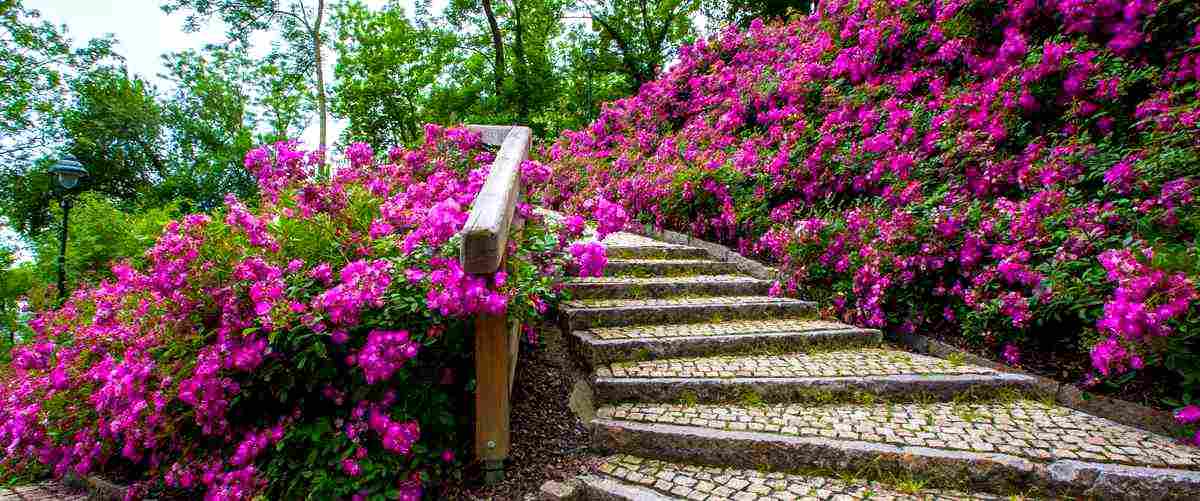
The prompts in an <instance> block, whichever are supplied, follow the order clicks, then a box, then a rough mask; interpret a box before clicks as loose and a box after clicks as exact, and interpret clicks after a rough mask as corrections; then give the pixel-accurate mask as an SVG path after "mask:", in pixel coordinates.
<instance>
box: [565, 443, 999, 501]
mask: <svg viewBox="0 0 1200 501" xmlns="http://www.w3.org/2000/svg"><path fill="white" fill-rule="evenodd" d="M904 480H905V479H901V481H900V482H894V483H892V484H889V483H883V482H877V481H870V480H864V479H855V478H847V479H843V478H831V477H829V476H824V475H811V474H805V475H801V474H790V473H782V472H763V471H758V470H751V469H740V468H722V467H717V466H702V465H690V464H683V463H671V462H667V461H660V460H657V459H646V458H641V457H637V456H629V455H623V454H619V455H615V456H610V457H607V458H604V462H602V463H600V465H599V466H598V467H597V468H596V471H595V473H593V474H590V475H582V476H580V477H578V480H577V482H576V483H577V485H578V488H577V492H576V497H575V498H574V499H578V500H600V499H620V500H631V501H632V500H685V499H686V500H697V499H701V500H707V501H717V500H735V501H736V500H751V499H762V500H775V499H789V500H822V501H823V500H828V499H890V500H906V501H908V500H912V501H916V500H931V499H938V500H945V501H991V500H1002V499H1009V498H1008V497H1000V496H996V495H992V494H983V493H965V492H958V491H951V490H934V489H924V488H922V487H921V486H920V483H919V481H907V482H906V481H904ZM554 498H555V499H562V498H559V497H554Z"/></svg>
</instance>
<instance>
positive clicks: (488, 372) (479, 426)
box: [475, 315, 515, 483]
mask: <svg viewBox="0 0 1200 501" xmlns="http://www.w3.org/2000/svg"><path fill="white" fill-rule="evenodd" d="M508 332H509V330H508V316H507V315H504V316H496V315H481V316H479V317H477V318H476V319H475V457H477V458H479V460H480V461H482V462H483V471H484V482H487V483H493V482H498V481H500V480H503V479H504V460H505V459H507V458H508V449H509V434H510V433H509V424H510V423H509V410H510V408H509V405H510V404H509V395H510V388H511V385H510V376H509V374H510V373H511V372H510V369H509V367H510V364H511V363H513V362H515V360H510V358H509V353H510V352H509V349H508V348H509V347H508V345H509V335H508Z"/></svg>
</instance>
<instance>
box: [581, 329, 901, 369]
mask: <svg viewBox="0 0 1200 501" xmlns="http://www.w3.org/2000/svg"><path fill="white" fill-rule="evenodd" d="M568 340H569V341H570V342H571V343H572V345H573V346H572V349H574V350H575V351H576V353H579V354H580V355H581V356H582V357H583V358H584V360H586V361H587V362H588V363H589V364H591V366H592V367H598V366H600V365H601V364H606V363H610V362H620V361H626V360H646V359H656V358H674V357H697V356H706V355H713V354H730V355H736V354H739V353H748V352H754V353H761V352H763V351H771V350H774V351H777V352H797V351H805V350H811V349H829V348H855V347H868V346H878V345H879V343H880V342H881V341H882V336H881V334H880V332H879V331H877V330H874V329H860V328H857V327H854V326H851V325H846V324H843V323H838V322H829V321H825V320H790V319H780V320H734V321H728V322H713V323H700V324H695V323H693V324H659V325H633V326H623V327H598V328H594V329H588V330H579V331H575V332H572V333H571V336H570V337H569V338H568Z"/></svg>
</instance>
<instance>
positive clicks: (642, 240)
mask: <svg viewBox="0 0 1200 501" xmlns="http://www.w3.org/2000/svg"><path fill="white" fill-rule="evenodd" d="M588 235H589V237H588V239H587V241H591V242H595V241H596V234H595V232H594V231H589V232H588ZM603 243H604V245H606V246H611V247H655V248H658V247H663V248H686V246H683V245H676V244H672V243H667V242H663V241H662V240H655V239H653V238H647V237H643V236H641V235H637V234H633V233H628V232H624V231H618V232H616V233H610V234H609V235H608V236H606V237H604V240H603Z"/></svg>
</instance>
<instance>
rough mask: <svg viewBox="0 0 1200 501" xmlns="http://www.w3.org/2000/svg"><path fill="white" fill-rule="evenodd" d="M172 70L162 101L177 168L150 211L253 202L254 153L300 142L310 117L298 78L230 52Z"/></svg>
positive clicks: (195, 56) (158, 189) (186, 58)
mask: <svg viewBox="0 0 1200 501" xmlns="http://www.w3.org/2000/svg"><path fill="white" fill-rule="evenodd" d="M164 62H165V64H166V66H167V73H166V75H164V76H165V77H166V78H167V79H169V80H170V81H172V82H173V83H174V89H175V90H174V92H173V93H172V94H171V95H168V96H164V98H163V99H162V102H163V109H164V121H165V124H164V126H165V133H166V135H167V137H168V141H167V144H165V145H164V147H165V148H167V149H168V150H169V151H170V154H171V164H172V166H171V171H170V172H169V173H168V174H167V175H166V176H164V177H163V179H162V180H161V181H160V182H158V183H156V184H155V185H154V187H153V188H152V190H151V193H152V195H153V198H154V200H152V201H144V203H143V205H161V204H165V203H168V202H170V201H172V200H181V201H183V202H184V203H183V209H185V210H193V209H199V210H208V209H211V208H213V207H216V206H219V205H221V203H222V200H223V199H224V196H225V194H226V193H234V194H236V195H238V196H241V197H246V196H248V195H251V194H253V193H254V191H255V189H256V183H255V180H254V178H253V176H251V175H250V173H249V172H248V171H246V169H244V168H243V167H242V159H243V157H244V155H245V153H246V151H247V150H249V149H250V148H252V147H253V146H254V145H255V144H261V143H270V142H274V141H279V140H283V139H287V138H289V137H292V136H293V135H295V134H296V133H298V131H299V129H300V128H301V127H302V121H303V120H304V118H305V116H306V111H307V109H306V107H305V106H304V102H305V101H306V100H305V97H306V94H305V93H304V92H303V90H302V89H303V87H302V86H301V87H297V86H294V85H291V84H294V83H295V82H294V76H295V75H294V74H293V73H289V72H286V71H282V70H280V69H279V67H278V66H276V65H273V64H270V61H256V60H253V59H251V58H249V57H247V56H246V54H245V53H244V52H242V51H238V50H227V49H222V48H212V49H211V50H208V51H206V52H204V53H199V52H194V51H187V52H180V53H176V54H170V55H167V56H164ZM255 88H257V89H256V90H257V91H258V92H257V93H256V92H253V91H252V90H251V89H255Z"/></svg>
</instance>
